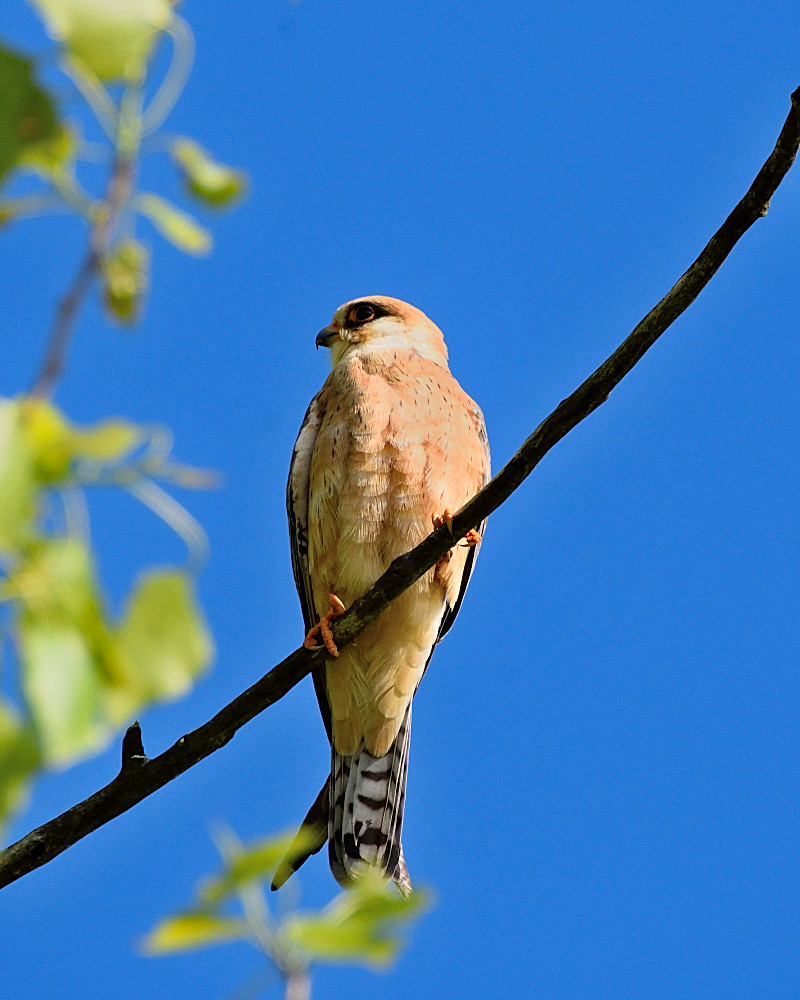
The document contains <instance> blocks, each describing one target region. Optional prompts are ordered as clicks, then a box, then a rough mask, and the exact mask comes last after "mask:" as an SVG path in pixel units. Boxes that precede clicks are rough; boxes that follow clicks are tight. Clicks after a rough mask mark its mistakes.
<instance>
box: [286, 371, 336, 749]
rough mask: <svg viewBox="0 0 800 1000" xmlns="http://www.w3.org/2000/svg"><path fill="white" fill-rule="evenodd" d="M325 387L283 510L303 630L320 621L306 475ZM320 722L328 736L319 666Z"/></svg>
mask: <svg viewBox="0 0 800 1000" xmlns="http://www.w3.org/2000/svg"><path fill="white" fill-rule="evenodd" d="M324 391H325V390H324V387H323V389H322V390H320V392H318V393H317V395H316V396H315V397H314V398H313V399H312V400H311V402H310V404H309V407H308V409H307V410H306V415H305V416H304V417H303V423H302V424H301V425H300V432H299V433H298V435H297V441H296V442H295V445H294V451H293V452H292V462H291V465H290V466H289V480H288V482H287V484H286V512H287V514H288V517H289V543H290V547H291V552H292V571H293V572H294V582H295V586H296V587H297V595H298V597H299V598H300V607H301V608H302V610H303V621H304V623H305V627H306V632H308V630H309V629H311V628H313V626H314V625H316V623H317V622H318V621H319V617H320V614H319V610H318V609H317V608H315V606H314V596H313V592H312V589H311V576H310V574H309V571H308V500H309V476H310V470H311V459H312V456H313V454H314V446H315V444H316V442H317V434H318V433H319V428H320V425H321V424H322V419H323V417H324V415H325V404H324V398H325V397H324V395H323V394H324ZM313 678H314V690H315V691H316V693H317V701H318V702H319V709H320V712H321V713H322V721H323V722H324V723H325V729H326V731H327V733H328V739H330V738H331V708H330V705H329V703H328V696H327V694H326V692H325V679H324V676H323V673H322V670H321V669H318V670H315V671H314V673H313Z"/></svg>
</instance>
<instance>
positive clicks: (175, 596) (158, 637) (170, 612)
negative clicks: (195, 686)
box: [108, 570, 214, 722]
mask: <svg viewBox="0 0 800 1000" xmlns="http://www.w3.org/2000/svg"><path fill="white" fill-rule="evenodd" d="M213 652H214V645H213V641H212V639H211V635H210V633H209V631H208V628H207V627H206V624H205V621H204V619H203V616H202V614H201V612H200V610H199V608H198V605H197V602H196V600H195V596H194V588H193V584H192V581H191V578H190V577H189V575H188V574H187V573H184V572H181V571H179V570H158V571H151V572H149V573H147V574H145V575H144V576H143V577H142V578H141V579H140V580H139V581H138V583H137V585H136V588H135V589H134V591H133V593H132V594H131V597H130V599H129V601H128V606H127V608H126V610H125V614H124V616H123V619H122V623H121V624H120V626H119V628H118V630H117V634H116V654H117V660H116V667H117V670H118V673H117V676H116V677H115V680H114V686H113V688H112V690H111V691H110V692H109V696H108V710H109V712H110V715H111V717H112V719H113V720H114V721H115V722H122V721H124V720H125V719H126V718H129V717H130V715H131V714H133V713H134V712H136V711H137V709H138V708H139V706H140V705H142V704H145V703H147V702H150V701H154V700H156V701H158V700H163V699H171V698H177V697H178V696H179V695H181V694H183V693H184V692H185V691H187V690H188V689H189V688H190V687H191V685H192V682H193V681H194V680H195V678H196V677H197V676H198V675H199V674H201V673H202V672H203V671H204V670H205V669H206V668H207V667H208V665H209V663H210V662H211V658H212V656H213Z"/></svg>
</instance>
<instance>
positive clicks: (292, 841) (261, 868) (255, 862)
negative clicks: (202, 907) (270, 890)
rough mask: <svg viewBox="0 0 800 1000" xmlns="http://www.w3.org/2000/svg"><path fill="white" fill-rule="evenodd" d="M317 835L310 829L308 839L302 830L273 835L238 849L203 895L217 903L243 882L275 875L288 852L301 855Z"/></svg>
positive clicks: (203, 897)
mask: <svg viewBox="0 0 800 1000" xmlns="http://www.w3.org/2000/svg"><path fill="white" fill-rule="evenodd" d="M313 842H314V835H313V833H308V840H306V839H305V837H303V835H302V831H301V832H300V833H299V834H294V833H290V834H286V835H284V836H282V837H269V838H267V839H265V840H261V841H259V842H258V843H256V844H254V845H253V846H251V847H248V848H247V849H246V850H241V849H240V850H237V851H236V852H235V854H234V855H233V857H231V859H230V860H229V861H228V863H227V864H226V866H225V868H224V870H223V872H222V874H221V875H218V876H217V877H216V878H213V879H209V880H208V881H207V882H206V883H205V884H204V885H203V886H202V888H201V890H200V898H201V900H202V901H203V903H205V904H206V905H209V906H216V905H218V904H219V903H221V902H223V901H224V900H225V899H227V898H228V897H229V896H232V895H234V894H235V893H236V892H238V891H239V889H241V888H242V887H243V886H246V885H250V884H252V883H253V882H258V881H261V880H262V879H266V878H271V877H272V875H273V874H274V872H275V869H276V868H277V867H278V864H279V863H280V862H281V861H282V860H283V858H284V857H285V856H286V855H287V853H288V852H289V851H290V850H291V851H292V853H293V854H294V855H297V856H299V855H301V854H303V853H304V852H305V850H306V848H307V847H311V846H313Z"/></svg>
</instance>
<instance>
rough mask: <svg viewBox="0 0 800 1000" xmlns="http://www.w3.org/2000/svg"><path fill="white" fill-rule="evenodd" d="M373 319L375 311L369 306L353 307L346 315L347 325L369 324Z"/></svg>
mask: <svg viewBox="0 0 800 1000" xmlns="http://www.w3.org/2000/svg"><path fill="white" fill-rule="evenodd" d="M371 319H375V310H374V309H373V307H372V306H370V305H366V304H365V305H360V306H353V308H352V309H351V310H350V312H349V313H348V314H347V322H348V323H369V321H370V320H371Z"/></svg>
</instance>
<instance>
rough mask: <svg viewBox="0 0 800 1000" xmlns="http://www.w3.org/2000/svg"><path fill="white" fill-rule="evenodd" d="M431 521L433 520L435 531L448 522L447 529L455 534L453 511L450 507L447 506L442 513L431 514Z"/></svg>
mask: <svg viewBox="0 0 800 1000" xmlns="http://www.w3.org/2000/svg"><path fill="white" fill-rule="evenodd" d="M431 521H433V528H434V531H435V530H436V528H441V526H442V525H443V524H446V525H447V530H448V531H449V532H450V534H451V535H452V534H453V512H452V510H450V508H449V507H445V509H444V510H443V511H442V513H441V514H431Z"/></svg>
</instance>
